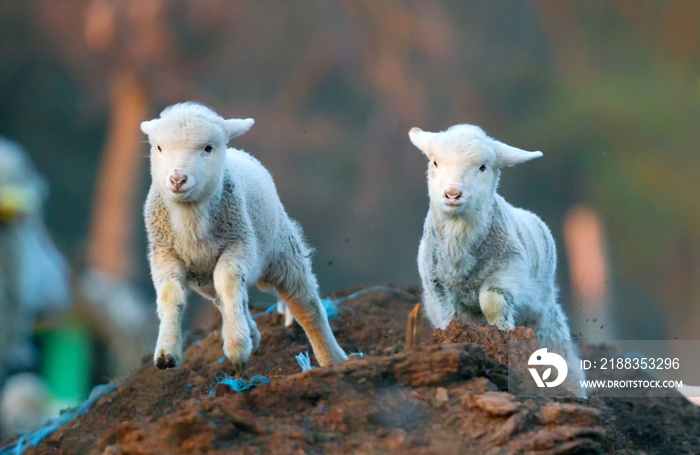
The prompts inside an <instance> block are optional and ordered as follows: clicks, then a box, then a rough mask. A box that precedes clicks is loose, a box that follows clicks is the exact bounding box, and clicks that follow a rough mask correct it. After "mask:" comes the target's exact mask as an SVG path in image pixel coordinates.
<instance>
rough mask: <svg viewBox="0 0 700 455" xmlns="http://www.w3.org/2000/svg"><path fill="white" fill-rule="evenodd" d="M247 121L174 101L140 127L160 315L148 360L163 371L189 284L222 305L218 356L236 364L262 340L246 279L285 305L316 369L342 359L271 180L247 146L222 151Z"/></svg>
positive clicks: (297, 233)
mask: <svg viewBox="0 0 700 455" xmlns="http://www.w3.org/2000/svg"><path fill="white" fill-rule="evenodd" d="M253 123H254V121H253V119H230V120H224V119H223V118H221V117H220V116H219V115H217V114H216V113H215V112H214V111H212V110H211V109H209V108H207V107H205V106H202V105H200V104H197V103H181V104H176V105H173V106H170V107H168V108H166V109H165V110H164V111H163V112H161V114H160V118H158V119H155V120H151V121H147V122H143V123H142V124H141V130H142V131H143V132H144V133H145V134H147V135H148V138H149V141H150V144H151V175H152V178H153V182H152V184H151V189H150V192H149V194H148V199H147V200H146V206H145V219H146V227H147V230H148V239H149V260H150V265H151V274H152V276H153V283H154V285H155V288H156V293H157V306H158V316H159V317H160V329H159V334H158V341H157V343H156V350H155V354H154V363H155V364H156V366H157V367H158V368H160V369H164V368H174V367H175V366H176V365H178V364H179V363H180V361H181V360H182V334H181V327H180V326H181V319H182V314H183V312H184V309H185V299H186V289H187V288H190V289H193V290H195V291H196V292H198V293H200V294H201V295H203V296H205V297H206V298H209V299H212V300H214V302H215V304H216V305H217V306H218V307H219V310H220V311H221V315H222V320H223V323H222V330H221V336H222V338H223V348H224V353H225V355H226V357H228V358H229V359H230V360H231V361H232V362H233V364H234V366H235V367H236V369H238V370H239V371H240V370H243V369H244V368H245V366H246V364H247V361H248V359H249V357H250V355H251V353H252V352H253V351H257V349H258V347H259V345H260V334H259V332H258V329H257V327H256V325H255V323H254V322H253V319H252V318H251V317H250V312H249V310H248V294H247V287H248V286H249V285H251V284H252V283H257V285H258V287H259V288H261V289H262V290H267V291H273V292H276V293H277V294H278V295H279V296H280V297H281V298H282V299H283V300H284V301H285V302H286V303H287V305H288V306H289V308H290V309H291V311H292V313H293V314H294V317H295V318H296V320H297V321H299V323H300V324H301V326H302V327H303V328H304V330H305V331H306V334H307V336H308V337H309V339H310V341H311V345H312V347H313V350H314V353H315V354H316V358H317V359H318V362H319V363H320V364H321V365H322V366H326V365H331V364H334V363H338V362H341V361H343V360H345V359H346V358H347V357H346V355H345V353H344V352H343V350H342V349H341V348H340V346H338V343H337V342H336V340H335V338H334V336H333V333H332V332H331V329H330V326H329V324H328V318H327V317H326V311H325V310H324V308H323V306H322V304H321V300H320V298H319V296H318V284H317V282H316V277H315V276H314V274H313V273H312V271H311V260H310V259H309V257H310V255H311V251H310V249H309V247H308V246H307V245H306V244H305V242H304V240H303V238H302V232H301V228H300V227H299V225H298V224H297V223H296V222H295V221H293V220H291V219H290V218H289V217H288V216H287V213H286V212H285V210H284V207H283V206H282V203H281V202H280V199H279V196H278V195H277V190H276V189H275V185H274V182H273V181H272V176H271V175H270V173H269V172H268V171H267V170H266V169H265V168H264V167H263V166H262V164H260V162H259V161H258V160H256V159H255V158H253V157H252V156H250V155H249V154H247V153H246V152H244V151H242V150H236V149H227V148H226V144H227V143H228V141H229V140H230V139H232V138H234V137H236V136H240V135H241V134H243V133H245V132H246V131H248V130H249V129H250V127H251V126H252V125H253Z"/></svg>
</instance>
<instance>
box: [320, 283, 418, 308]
mask: <svg viewBox="0 0 700 455" xmlns="http://www.w3.org/2000/svg"><path fill="white" fill-rule="evenodd" d="M382 291H384V292H393V293H394V294H397V295H401V296H403V297H406V298H409V299H413V300H416V296H415V295H413V294H411V293H410V292H406V291H404V290H402V289H398V288H393V287H391V286H372V287H369V288H366V289H360V290H359V291H357V292H353V293H352V294H350V295H349V296H347V297H341V298H339V299H336V300H334V301H333V302H334V303H335V304H336V305H340V304H341V303H345V302H347V301H348V300H353V299H356V298H358V297H360V296H361V295H365V294H369V293H370V292H382Z"/></svg>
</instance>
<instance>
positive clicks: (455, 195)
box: [445, 189, 462, 199]
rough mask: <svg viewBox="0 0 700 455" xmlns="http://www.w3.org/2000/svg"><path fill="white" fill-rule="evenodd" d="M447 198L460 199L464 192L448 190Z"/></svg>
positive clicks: (446, 192)
mask: <svg viewBox="0 0 700 455" xmlns="http://www.w3.org/2000/svg"><path fill="white" fill-rule="evenodd" d="M445 197H446V198H448V199H459V198H461V197H462V192H461V191H459V190H455V189H451V190H447V191H445Z"/></svg>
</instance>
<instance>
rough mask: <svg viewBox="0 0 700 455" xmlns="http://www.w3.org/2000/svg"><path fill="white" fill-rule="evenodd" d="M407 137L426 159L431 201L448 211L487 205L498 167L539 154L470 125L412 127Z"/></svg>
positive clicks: (494, 186)
mask: <svg viewBox="0 0 700 455" xmlns="http://www.w3.org/2000/svg"><path fill="white" fill-rule="evenodd" d="M409 137H410V139H411V141H412V142H413V144H414V145H416V147H418V148H419V149H420V150H421V151H422V152H423V153H424V154H425V155H426V156H427V157H428V160H429V161H428V195H429V196H430V204H431V206H432V207H433V209H434V210H437V211H439V212H441V213H444V214H448V215H459V214H464V213H469V212H473V211H476V210H483V209H485V208H486V207H488V206H490V204H491V201H492V200H493V198H494V194H495V192H496V187H497V186H498V179H499V175H500V170H499V169H500V168H501V167H503V166H509V165H513V164H516V163H519V162H522V161H527V160H530V159H533V158H537V157H539V156H542V154H541V153H540V152H526V151H523V150H520V149H516V148H514V147H510V146H508V145H506V144H503V143H501V142H498V141H496V140H493V139H491V138H490V137H488V136H486V134H485V133H484V132H483V131H482V130H481V128H479V127H476V126H473V125H455V126H453V127H452V128H450V129H448V130H447V131H443V132H440V133H430V132H426V131H423V130H421V129H420V128H412V129H411V131H410V132H409Z"/></svg>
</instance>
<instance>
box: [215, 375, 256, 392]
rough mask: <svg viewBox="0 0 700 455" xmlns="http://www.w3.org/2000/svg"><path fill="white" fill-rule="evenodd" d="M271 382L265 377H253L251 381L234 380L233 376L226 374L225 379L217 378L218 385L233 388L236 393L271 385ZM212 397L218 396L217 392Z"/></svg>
mask: <svg viewBox="0 0 700 455" xmlns="http://www.w3.org/2000/svg"><path fill="white" fill-rule="evenodd" d="M269 383H270V380H269V379H268V378H266V377H265V376H253V377H252V378H250V379H247V380H246V379H242V378H241V379H234V378H232V377H231V376H229V375H227V374H224V377H223V378H218V377H216V384H217V385H218V384H224V385H227V386H229V387H231V390H233V391H234V392H245V391H246V390H250V389H254V388H255V387H257V386H259V385H261V384H269ZM209 394H210V395H216V391H214V393H213V394H212V393H211V391H210V392H209Z"/></svg>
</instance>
